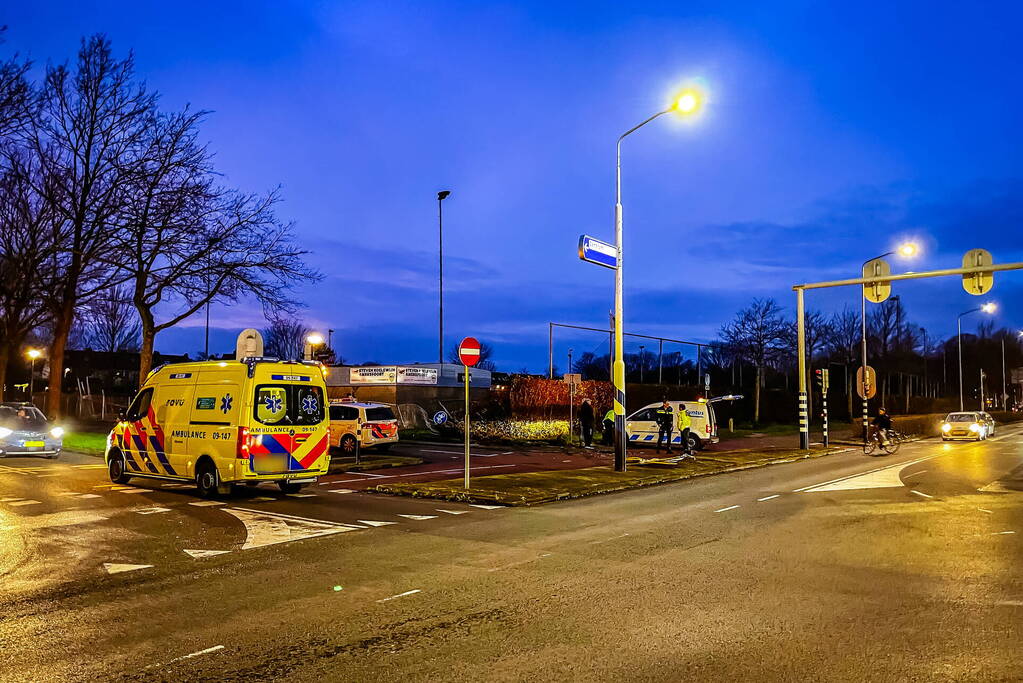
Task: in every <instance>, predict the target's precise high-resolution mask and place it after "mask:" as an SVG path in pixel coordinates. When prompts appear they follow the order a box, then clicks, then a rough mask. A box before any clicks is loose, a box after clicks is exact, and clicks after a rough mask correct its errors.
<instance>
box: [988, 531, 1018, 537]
mask: <svg viewBox="0 0 1023 683" xmlns="http://www.w3.org/2000/svg"><path fill="white" fill-rule="evenodd" d="M1014 533H1016V532H1015V531H992V532H991V535H992V536H1006V535H1008V534H1014Z"/></svg>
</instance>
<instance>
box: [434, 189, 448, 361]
mask: <svg viewBox="0 0 1023 683" xmlns="http://www.w3.org/2000/svg"><path fill="white" fill-rule="evenodd" d="M450 194H451V190H441V191H440V192H438V193H437V259H438V264H437V265H438V267H437V276H438V281H439V286H438V288H437V292H438V315H437V321H438V328H439V329H438V331H437V362H438V363H443V362H444V208H443V207H444V200H445V199H446V198H447V197H448V195H450Z"/></svg>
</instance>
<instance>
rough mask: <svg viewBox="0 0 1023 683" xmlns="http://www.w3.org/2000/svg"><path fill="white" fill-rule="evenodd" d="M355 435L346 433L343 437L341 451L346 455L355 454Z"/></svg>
mask: <svg viewBox="0 0 1023 683" xmlns="http://www.w3.org/2000/svg"><path fill="white" fill-rule="evenodd" d="M355 445H356V444H355V437H354V436H352V435H351V434H345V435H344V436H342V437H341V452H342V453H343V454H344V455H355Z"/></svg>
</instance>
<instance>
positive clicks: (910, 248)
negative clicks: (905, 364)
mask: <svg viewBox="0 0 1023 683" xmlns="http://www.w3.org/2000/svg"><path fill="white" fill-rule="evenodd" d="M919 251H920V249H919V248H918V247H917V245H916V244H915V243H913V242H905V243H903V244H901V245H899V248H898V249H895V250H893V251H887V252H885V253H883V254H881V255H880V256H875V257H874V258H872V259H869V260H867V261H864V262H863V265H862V266H861V267H860V272H862V271H863V268H866V267H867V264H868V263H870V262H871V261H879V260H881V259H883V258H884V257H885V256H894V255H895V254H898V255H899V256H901V257H903V258H912V257H914V256H916V255H917V253H918V252H919ZM875 274H876V273H875ZM860 353H861V358H860V360H861V362H862V366H863V383H864V386H863V396H864V397H866V395H867V391H866V389H867V387H866V382H867V297H866V295H865V293H861V296H860ZM866 438H867V399H866V398H864V399H863V439H864V440H866Z"/></svg>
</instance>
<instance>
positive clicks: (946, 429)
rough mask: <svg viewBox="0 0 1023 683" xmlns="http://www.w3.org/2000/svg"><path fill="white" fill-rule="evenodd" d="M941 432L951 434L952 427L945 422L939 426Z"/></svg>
mask: <svg viewBox="0 0 1023 683" xmlns="http://www.w3.org/2000/svg"><path fill="white" fill-rule="evenodd" d="M941 431H943V432H951V431H952V425H950V424H949V423H947V422H946V423H945V424H943V425H941Z"/></svg>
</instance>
